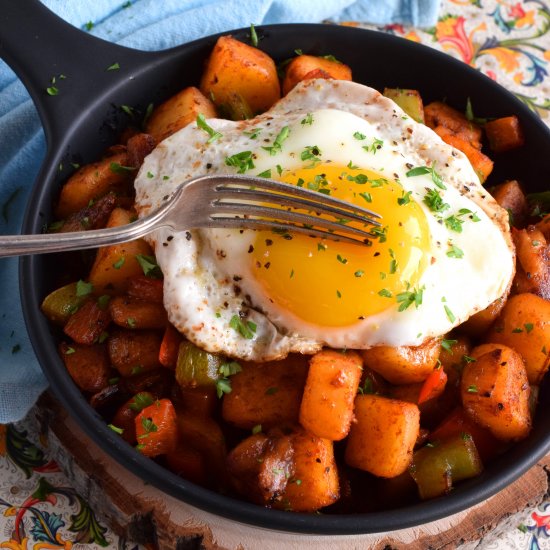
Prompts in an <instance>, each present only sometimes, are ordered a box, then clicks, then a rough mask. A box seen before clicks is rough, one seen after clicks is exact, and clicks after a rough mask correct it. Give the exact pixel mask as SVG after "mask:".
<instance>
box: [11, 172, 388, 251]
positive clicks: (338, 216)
mask: <svg viewBox="0 0 550 550" xmlns="http://www.w3.org/2000/svg"><path fill="white" fill-rule="evenodd" d="M242 201H244V202H242ZM281 206H283V207H285V208H281ZM293 209H300V210H305V211H307V212H313V213H314V214H305V213H302V212H297V211H295V210H293ZM320 215H330V216H332V217H333V218H335V219H334V220H331V219H326V218H321V217H319V216H320ZM378 219H380V216H379V215H378V214H376V213H375V212H372V211H370V210H367V209H365V208H361V207H359V206H356V205H354V204H350V203H348V202H345V201H342V200H340V199H336V198H334V197H331V196H329V195H325V194H322V193H318V192H317V191H312V190H309V189H303V188H300V187H296V186H294V185H288V184H286V183H281V182H277V181H273V180H269V179H265V178H256V177H251V176H241V175H213V176H200V177H197V178H193V179H190V180H188V181H186V182H184V183H183V184H181V185H180V186H179V187H178V188H177V189H176V191H175V192H174V194H173V195H172V196H171V197H170V198H168V199H167V200H166V202H165V203H164V204H163V205H162V206H161V207H160V208H159V209H157V210H155V211H154V212H153V213H151V214H149V215H148V216H145V217H143V218H141V219H139V220H137V221H135V222H132V223H130V224H128V225H124V226H120V227H111V228H107V229H93V230H89V231H75V232H71V233H45V234H41V235H10V236H0V257H5V256H24V255H28V254H43V253H46V252H65V251H71V250H82V249H85V248H97V247H99V246H105V245H112V244H118V243H124V242H127V241H132V240H134V239H137V238H139V237H143V236H144V235H147V234H148V233H151V232H152V231H154V230H156V229H160V228H161V227H169V228H171V229H173V230H177V231H182V230H186V229H196V228H200V227H227V228H238V229H271V230H274V231H276V232H281V233H287V232H297V233H306V234H307V235H311V236H313V237H321V238H326V239H332V240H337V241H345V242H352V243H360V244H367V243H368V242H370V240H371V239H372V238H373V237H376V235H375V234H373V233H372V232H371V231H367V230H366V229H359V228H357V227H351V226H348V225H346V224H347V223H348V222H352V221H354V222H360V223H362V224H363V225H364V226H365V227H367V226H374V227H379V226H380V225H381V224H380V222H379V221H378Z"/></svg>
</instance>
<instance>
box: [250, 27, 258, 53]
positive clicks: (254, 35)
mask: <svg viewBox="0 0 550 550" xmlns="http://www.w3.org/2000/svg"><path fill="white" fill-rule="evenodd" d="M250 44H251V45H252V46H254V48H257V47H258V34H257V33H256V29H255V28H254V25H250Z"/></svg>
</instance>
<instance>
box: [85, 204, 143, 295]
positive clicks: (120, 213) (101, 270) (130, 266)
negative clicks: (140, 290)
mask: <svg viewBox="0 0 550 550" xmlns="http://www.w3.org/2000/svg"><path fill="white" fill-rule="evenodd" d="M131 221H132V213H131V212H130V211H128V210H125V209H123V208H115V209H114V210H113V211H112V213H111V216H110V218H109V222H108V223H107V227H119V226H121V225H127V224H129V223H130V222H131ZM152 253H153V252H152V250H151V247H150V246H149V245H148V244H147V243H146V242H145V241H144V240H143V239H137V240H135V241H130V242H128V243H122V244H116V245H112V246H106V247H103V248H100V249H99V250H98V251H97V255H96V258H95V261H94V264H93V266H92V269H91V271H90V277H89V281H90V282H91V283H92V284H93V285H94V288H95V290H96V292H97V293H106V294H112V293H122V292H124V291H125V290H126V289H127V287H128V281H129V279H131V278H133V277H137V276H138V275H143V269H142V267H141V266H140V264H139V262H138V261H137V259H136V256H151V255H152Z"/></svg>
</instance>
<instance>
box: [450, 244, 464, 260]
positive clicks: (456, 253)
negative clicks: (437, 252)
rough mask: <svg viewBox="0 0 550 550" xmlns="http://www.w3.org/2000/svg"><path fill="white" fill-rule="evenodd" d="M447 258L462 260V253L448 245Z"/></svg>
mask: <svg viewBox="0 0 550 550" xmlns="http://www.w3.org/2000/svg"><path fill="white" fill-rule="evenodd" d="M447 256H448V257H449V258H464V251H463V250H461V249H460V248H458V246H456V245H454V244H452V243H449V250H448V251H447Z"/></svg>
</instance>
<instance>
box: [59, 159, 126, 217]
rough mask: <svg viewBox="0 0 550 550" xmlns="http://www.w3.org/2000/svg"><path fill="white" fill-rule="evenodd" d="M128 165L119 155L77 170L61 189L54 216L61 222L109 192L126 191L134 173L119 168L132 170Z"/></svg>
mask: <svg viewBox="0 0 550 550" xmlns="http://www.w3.org/2000/svg"><path fill="white" fill-rule="evenodd" d="M127 163H128V155H127V154H126V152H120V153H117V154H115V155H112V156H109V157H107V158H104V159H103V160H100V161H98V162H94V163H92V164H86V165H85V166H83V167H82V168H80V169H79V170H78V171H77V172H76V173H75V174H73V175H72V176H71V177H70V178H69V180H68V181H67V183H65V185H64V186H63V187H62V189H61V194H60V195H59V202H58V203H57V208H56V209H55V215H56V217H57V218H59V219H64V218H66V217H67V216H69V215H70V214H74V213H76V212H78V211H79V210H81V209H82V208H85V207H86V206H88V204H89V203H90V201H92V200H95V199H97V198H99V197H102V196H103V195H106V194H107V193H109V191H115V192H116V191H121V190H123V189H126V188H127V186H128V184H129V182H130V181H131V177H132V175H133V172H134V171H133V170H125V169H124V168H121V167H126V168H133V167H129V166H128V164H127Z"/></svg>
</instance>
